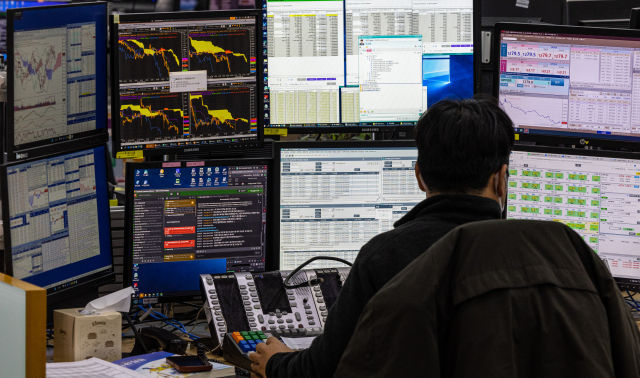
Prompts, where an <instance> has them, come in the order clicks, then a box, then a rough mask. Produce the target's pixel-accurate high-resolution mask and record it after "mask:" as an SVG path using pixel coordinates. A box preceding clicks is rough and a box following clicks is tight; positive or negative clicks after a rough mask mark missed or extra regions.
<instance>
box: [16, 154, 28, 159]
mask: <svg viewBox="0 0 640 378" xmlns="http://www.w3.org/2000/svg"><path fill="white" fill-rule="evenodd" d="M28 157H29V154H28V153H24V154H16V160H20V159H26V158H28Z"/></svg>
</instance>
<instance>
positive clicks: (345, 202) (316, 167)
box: [279, 148, 424, 269]
mask: <svg viewBox="0 0 640 378" xmlns="http://www.w3.org/2000/svg"><path fill="white" fill-rule="evenodd" d="M417 155H418V153H417V150H416V149H415V148H381V149H368V148H365V149H349V150H346V149H329V148H321V149H283V150H282V152H281V167H280V169H281V183H280V185H281V189H280V191H281V193H280V204H279V205H280V209H279V211H280V267H281V269H294V268H295V267H297V266H298V265H300V264H302V263H303V262H305V261H306V260H308V259H309V258H311V257H314V256H319V255H321V256H333V257H339V258H343V259H346V260H349V261H353V260H354V259H355V258H356V255H357V254H358V252H359V250H360V248H361V247H362V246H363V245H364V244H365V243H367V242H368V241H369V240H370V239H371V238H373V237H374V236H376V235H378V234H380V233H382V232H385V231H388V230H391V229H393V223H394V222H396V221H397V220H399V219H400V218H402V217H403V216H404V215H405V214H407V213H408V212H409V211H410V210H411V209H412V208H413V207H414V206H415V205H416V204H418V203H419V202H420V201H422V200H423V199H424V193H422V192H421V191H420V188H419V187H418V183H417V182H416V179H415V171H414V170H415V163H416V159H417ZM314 264H315V265H313V266H315V267H330V266H333V265H334V263H331V262H316V263H314Z"/></svg>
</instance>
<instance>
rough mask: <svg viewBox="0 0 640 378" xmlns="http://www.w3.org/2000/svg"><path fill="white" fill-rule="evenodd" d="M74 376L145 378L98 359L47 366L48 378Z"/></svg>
mask: <svg viewBox="0 0 640 378" xmlns="http://www.w3.org/2000/svg"><path fill="white" fill-rule="evenodd" d="M73 376H80V377H92V378H144V375H141V374H139V373H136V372H135V371H132V370H129V369H127V368H124V367H122V366H118V365H115V364H112V363H111V362H107V361H103V360H100V359H97V358H90V359H88V360H84V361H77V362H61V363H53V364H47V378H67V377H73Z"/></svg>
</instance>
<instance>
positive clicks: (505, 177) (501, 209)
mask: <svg viewBox="0 0 640 378" xmlns="http://www.w3.org/2000/svg"><path fill="white" fill-rule="evenodd" d="M499 176H500V172H498V173H496V177H495V181H494V182H495V183H496V184H495V191H496V197H498V198H500V212H501V213H502V212H504V207H505V206H506V202H507V197H508V194H507V191H508V189H509V175H507V174H505V175H504V182H505V185H506V186H507V187H506V188H505V193H504V200H503V199H502V197H500V195H499V194H498V182H499V181H498V178H499Z"/></svg>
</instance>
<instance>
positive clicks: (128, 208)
mask: <svg viewBox="0 0 640 378" xmlns="http://www.w3.org/2000/svg"><path fill="white" fill-rule="evenodd" d="M193 162H198V163H201V162H203V163H204V165H199V166H198V168H200V167H205V168H206V167H213V166H224V165H228V166H234V165H267V167H268V168H267V188H268V189H267V190H268V191H267V201H266V206H267V218H266V219H267V224H266V228H265V232H266V240H265V245H264V258H265V269H266V270H267V271H268V270H269V266H270V265H269V260H270V258H271V252H270V246H271V245H273V242H272V240H271V239H273V238H274V236H273V235H274V234H273V228H272V227H273V226H272V225H271V224H270V223H271V222H270V220H271V214H270V213H273V212H274V207H273V206H272V204H273V201H272V200H271V199H270V198H273V190H274V189H273V184H274V182H275V180H274V177H273V175H274V169H273V166H274V165H273V160H272V159H235V160H202V159H194V160H189V161H174V162H170V163H169V164H171V168H187V167H188V168H192V167H190V166H188V165H189V164H190V163H193ZM164 164H167V162H145V163H131V162H130V163H127V166H126V181H125V182H127V185H126V187H125V192H126V196H125V198H126V202H125V210H124V211H125V221H124V240H125V243H124V244H125V246H124V260H123V263H124V270H123V281H124V283H125V286H128V285H130V284H131V282H132V281H133V243H130V242H127V241H128V240H133V221H134V217H133V206H134V204H133V198H134V186H133V184H132V183H133V182H134V181H135V171H136V170H143V169H162V168H167V167H166V166H164ZM269 193H271V194H269ZM213 273H223V272H213ZM224 273H226V272H224ZM194 274H197V275H199V274H200V273H195V272H194ZM203 274H204V272H203ZM164 278H166V279H179V277H164ZM158 279H161V278H158ZM163 294H166V293H163ZM169 294H170V293H169ZM133 299H136V298H133ZM138 299H139V298H138ZM199 300H202V294H201V292H200V289H196V290H194V291H193V294H192V295H163V296H161V297H153V298H152V301H151V302H149V303H144V304H155V303H175V302H185V301H199ZM139 304H143V303H142V302H140V303H139Z"/></svg>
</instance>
